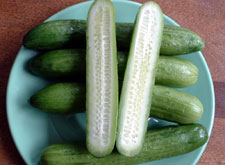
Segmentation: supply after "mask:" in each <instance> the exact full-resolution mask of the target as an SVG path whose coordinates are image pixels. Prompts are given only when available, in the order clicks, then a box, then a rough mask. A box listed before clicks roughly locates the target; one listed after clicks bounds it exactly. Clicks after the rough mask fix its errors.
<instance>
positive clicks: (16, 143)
mask: <svg viewBox="0 0 225 165" xmlns="http://www.w3.org/2000/svg"><path fill="white" fill-rule="evenodd" d="M112 2H113V3H114V2H116V3H117V2H119V3H131V4H134V5H137V6H139V7H140V6H141V5H142V4H141V3H138V2H135V1H129V0H112ZM89 3H92V0H90V1H84V2H78V3H76V4H73V5H70V6H68V7H66V8H64V9H62V10H59V11H58V12H56V13H54V14H53V15H51V16H50V17H48V18H47V19H45V20H44V21H43V22H48V21H49V19H51V18H52V17H53V16H55V15H56V14H58V13H60V12H63V11H64V10H68V9H70V8H72V7H74V6H76V5H81V6H83V5H84V6H85V5H87V4H89ZM163 15H164V17H165V18H166V19H168V20H169V21H170V22H172V23H173V24H175V26H180V25H179V24H178V23H177V22H175V21H174V20H173V19H171V18H170V17H169V16H167V15H165V14H163ZM23 49H26V48H25V47H24V46H23V45H22V46H21V48H20V50H19V51H18V53H17V55H16V58H15V59H14V61H13V65H12V67H11V69H10V73H9V78H8V82H7V88H6V113H7V122H8V126H9V131H10V134H11V136H12V139H13V142H14V145H15V146H16V149H17V151H18V152H19V154H20V156H21V157H22V159H23V161H24V162H25V163H28V162H27V159H26V158H25V155H23V154H22V152H21V151H20V148H19V147H18V142H17V141H16V138H15V134H14V133H15V131H13V128H12V123H11V122H10V121H11V120H10V114H9V111H10V110H9V109H10V108H9V107H10V105H9V104H10V103H9V100H10V98H9V96H10V95H9V91H10V89H11V88H12V87H11V85H10V84H11V82H12V74H13V72H14V70H15V69H14V68H15V66H16V65H15V61H18V60H17V59H18V57H19V56H18V55H19V54H20V52H22V51H23ZM195 53H199V55H200V58H201V60H202V61H203V65H204V67H205V69H206V72H207V75H208V76H209V84H210V92H211V94H212V100H211V102H212V116H211V123H210V126H209V131H208V140H207V142H206V143H205V144H204V145H203V146H202V147H201V150H200V152H199V154H198V156H197V157H196V158H195V160H194V163H193V164H197V162H198V161H199V159H200V158H201V156H202V154H203V152H204V151H205V149H206V146H207V144H208V142H209V140H210V138H211V133H212V129H213V125H214V117H215V91H214V84H213V80H212V75H211V72H210V69H209V67H208V64H207V62H206V60H205V57H204V56H203V54H202V52H201V51H198V52H195ZM146 163H147V162H146Z"/></svg>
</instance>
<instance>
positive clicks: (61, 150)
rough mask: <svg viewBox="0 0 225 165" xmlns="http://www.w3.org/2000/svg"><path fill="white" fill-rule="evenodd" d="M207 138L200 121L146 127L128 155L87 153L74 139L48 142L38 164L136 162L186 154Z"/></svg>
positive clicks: (112, 163)
mask: <svg viewBox="0 0 225 165" xmlns="http://www.w3.org/2000/svg"><path fill="white" fill-rule="evenodd" d="M207 140H208V134H207V131H206V129H205V128H204V127H203V126H202V125H200V124H192V125H186V126H168V127H165V128H160V129H155V130H149V131H148V132H147V133H146V137H145V143H144V147H143V150H142V151H141V152H140V154H138V155H137V156H135V157H132V158H130V157H126V156H123V155H121V154H119V153H118V152H116V151H114V152H113V153H112V154H110V155H108V156H107V157H104V158H96V157H93V156H92V155H90V153H88V151H87V149H86V146H85V144H84V143H83V142H74V143H60V144H52V145H50V146H48V147H47V148H46V149H45V150H44V151H43V153H42V155H41V164H43V165H72V164H102V165H103V164H104V165H106V164H107V165H130V164H137V163H143V162H149V161H153V160H159V159H164V158H169V157H173V156H177V155H182V154H186V153H188V152H191V151H193V150H195V149H197V148H199V147H201V146H202V145H204V144H205V143H206V142H207ZM180 159H182V158H180Z"/></svg>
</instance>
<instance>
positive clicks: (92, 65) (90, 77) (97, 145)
mask: <svg viewBox="0 0 225 165" xmlns="http://www.w3.org/2000/svg"><path fill="white" fill-rule="evenodd" d="M114 17H115V13H114V7H113V4H112V3H111V1H110V0H95V1H94V3H93V4H92V6H91V8H90V10H89V13H88V25H87V56H86V89H87V94H86V109H87V113H86V118H87V129H86V133H87V137H86V143H87V149H88V151H89V152H90V153H91V154H93V155H94V156H96V157H103V156H106V155H108V154H110V153H111V152H112V150H113V148H114V145H115V139H116V128H117V111H118V72H117V57H116V31H115V18H114Z"/></svg>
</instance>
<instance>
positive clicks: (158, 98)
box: [30, 83, 203, 124]
mask: <svg viewBox="0 0 225 165" xmlns="http://www.w3.org/2000/svg"><path fill="white" fill-rule="evenodd" d="M30 103H31V105H32V106H34V107H36V108H38V109H40V110H42V111H44V112H48V113H55V114H72V113H80V112H84V111H85V85H84V84H78V83H57V84H53V85H50V86H48V87H46V88H43V89H42V90H40V91H38V92H36V93H35V94H34V95H33V96H32V97H31V98H30ZM202 113H203V106H202V104H201V102H200V101H199V100H198V98H196V97H195V96H192V95H189V94H187V93H184V92H182V91H179V90H176V89H173V88H169V87H165V86H160V85H155V86H154V87H153V95H152V105H151V113H150V116H151V117H156V118H160V119H163V120H168V121H172V122H175V123H180V124H190V123H194V122H196V121H198V120H199V119H200V118H201V116H202Z"/></svg>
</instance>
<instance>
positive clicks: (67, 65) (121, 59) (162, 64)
mask: <svg viewBox="0 0 225 165" xmlns="http://www.w3.org/2000/svg"><path fill="white" fill-rule="evenodd" d="M85 53H86V52H85V51H84V50H81V49H61V50H53V51H48V52H46V53H43V54H41V55H38V56H35V58H33V59H32V60H31V61H30V62H29V66H28V67H29V70H30V71H31V72H32V73H34V74H35V75H38V76H42V77H46V78H64V79H65V78H68V79H70V78H74V77H76V78H77V79H82V80H84V76H85V70H86V69H85V67H86V65H85ZM127 57H128V53H126V52H119V51H118V52H117V61H118V76H119V79H120V81H122V80H123V78H124V71H125V68H126V64H127ZM197 79H198V68H197V67H196V66H195V65H194V64H192V63H191V62H190V61H188V60H185V59H181V58H177V57H168V56H160V57H159V60H158V65H157V73H156V80H155V81H156V82H155V83H156V84H161V85H169V86H174V87H186V86H190V85H193V84H194V83H195V82H196V81H197Z"/></svg>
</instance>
